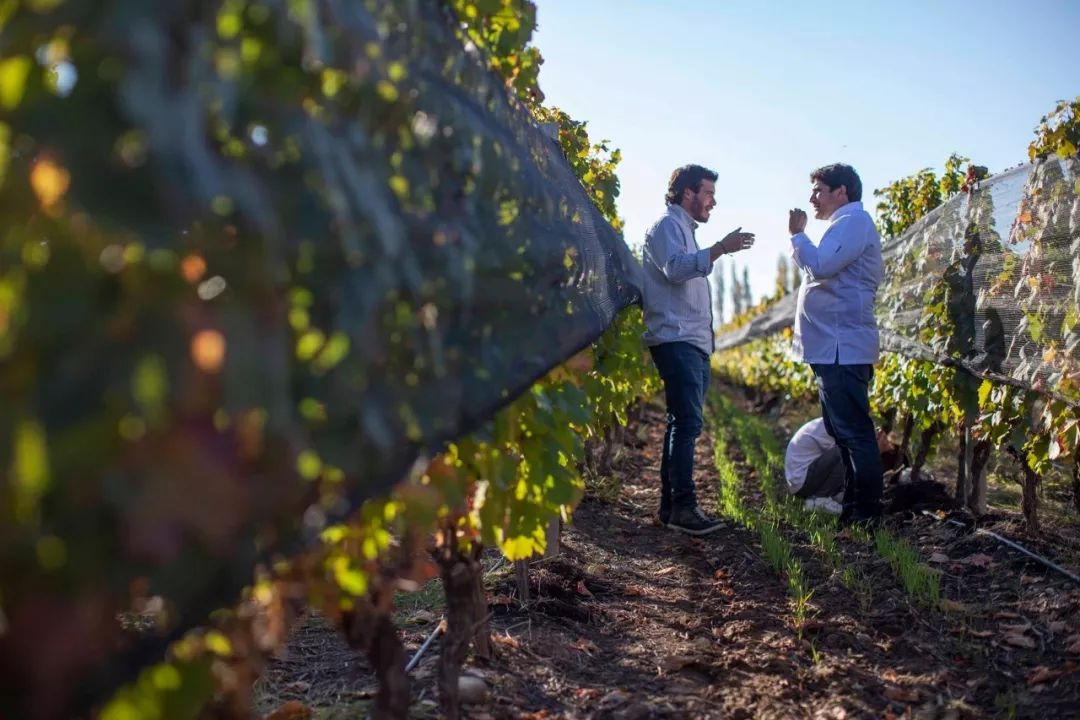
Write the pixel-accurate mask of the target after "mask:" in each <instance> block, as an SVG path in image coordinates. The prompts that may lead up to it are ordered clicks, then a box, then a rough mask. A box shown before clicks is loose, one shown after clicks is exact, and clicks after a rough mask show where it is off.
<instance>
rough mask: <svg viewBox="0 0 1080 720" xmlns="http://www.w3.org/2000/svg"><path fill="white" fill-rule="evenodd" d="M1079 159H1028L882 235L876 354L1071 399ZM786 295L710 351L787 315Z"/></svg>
mask: <svg viewBox="0 0 1080 720" xmlns="http://www.w3.org/2000/svg"><path fill="white" fill-rule="evenodd" d="M1078 170H1080V163H1078V162H1077V160H1076V159H1075V158H1074V159H1069V160H1060V159H1057V158H1050V159H1047V160H1042V161H1040V162H1038V163H1035V164H1025V165H1022V166H1020V167H1017V168H1014V169H1012V170H1009V171H1007V172H1004V173H1002V174H1000V175H997V176H995V177H993V178H991V179H989V180H984V181H983V182H981V183H980V184H979V185H978V186H977V187H975V188H972V189H971V190H970V191H968V192H963V193H960V194H959V195H957V196H955V197H953V198H952V199H950V200H949V201H948V202H946V203H944V204H943V205H941V206H940V207H938V208H936V209H934V210H933V211H931V212H930V213H928V214H927V215H926V216H925V217H923V218H922V219H920V220H919V221H918V222H917V223H916V224H915V225H913V226H912V227H911V228H909V229H908V230H907V231H906V232H904V233H903V234H902V235H901V236H900V237H898V238H895V239H887V240H885V241H884V242H883V255H884V258H885V281H884V282H883V283H882V286H881V288H880V289H879V295H878V322H879V325H880V327H881V330H882V347H883V349H885V350H890V351H894V352H898V353H901V354H903V355H907V356H909V357H916V358H922V359H927V360H931V361H934V362H938V363H940V364H946V365H956V366H962V367H964V368H966V369H968V370H969V371H971V372H973V373H975V374H977V375H979V376H981V377H986V378H989V379H993V380H997V381H1001V382H1007V383H1009V384H1013V385H1018V386H1021V387H1025V388H1029V389H1033V390H1036V391H1040V392H1045V393H1048V394H1051V395H1054V396H1056V397H1059V398H1061V399H1064V400H1066V401H1068V402H1069V403H1071V404H1073V405H1080V353H1078V348H1080V197H1078V190H1080V175H1078ZM794 312H795V302H794V297H793V296H790V297H787V298H784V300H782V301H781V302H779V303H777V304H775V305H774V306H773V307H771V308H770V309H769V311H768V312H766V313H764V314H763V315H761V316H759V317H757V318H754V320H753V321H752V322H751V323H749V324H748V325H746V326H744V327H743V328H740V329H738V330H735V331H733V332H730V333H727V334H725V335H724V336H723V337H721V338H719V339H718V342H717V347H718V348H721V349H723V348H728V347H735V346H737V345H739V344H742V343H743V342H746V341H749V340H751V339H753V338H755V337H763V336H765V335H768V334H770V333H773V332H776V331H778V330H780V329H783V328H784V327H789V326H790V325H791V324H792V322H793V319H794Z"/></svg>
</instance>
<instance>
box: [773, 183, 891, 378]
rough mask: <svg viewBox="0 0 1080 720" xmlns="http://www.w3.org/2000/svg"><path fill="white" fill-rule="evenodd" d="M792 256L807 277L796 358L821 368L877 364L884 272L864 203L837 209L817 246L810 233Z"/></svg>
mask: <svg viewBox="0 0 1080 720" xmlns="http://www.w3.org/2000/svg"><path fill="white" fill-rule="evenodd" d="M791 257H792V259H793V260H794V262H795V264H796V265H797V266H798V267H799V268H800V269H801V270H802V271H803V272H804V273H806V280H805V281H804V282H803V284H802V285H801V286H800V287H799V302H798V309H797V311H796V314H795V340H794V343H793V344H792V354H793V355H794V357H795V358H796V359H797V360H802V361H803V362H808V363H822V364H831V363H835V362H839V363H840V364H841V365H872V364H873V363H875V362H877V359H878V328H877V320H876V319H875V318H874V297H875V295H876V294H877V288H878V285H880V284H881V279H882V276H883V275H884V267H883V266H882V262H881V240H880V238H879V237H878V233H877V228H876V227H874V221H873V219H872V218H871V217H870V215H869V213H867V212H866V211H865V210H863V206H862V203H861V202H850V203H848V204H847V205H844V206H843V207H841V208H838V209H837V210H836V212H834V213H833V214H832V217H831V218H829V227H828V229H827V230H826V231H825V234H824V235H822V236H821V242H820V243H818V244H817V245H815V244H814V243H813V241H811V240H810V238H808V237H807V236H806V233H797V234H795V235H793V236H792V237H791Z"/></svg>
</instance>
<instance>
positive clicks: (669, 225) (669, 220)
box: [645, 210, 680, 237]
mask: <svg viewBox="0 0 1080 720" xmlns="http://www.w3.org/2000/svg"><path fill="white" fill-rule="evenodd" d="M679 225H680V223H679V219H678V218H677V217H675V215H674V214H673V213H672V212H670V211H667V210H665V211H664V214H663V215H661V216H660V217H658V218H656V220H655V221H653V224H652V225H650V226H649V229H648V231H646V233H645V234H646V235H648V236H649V237H652V236H653V235H655V234H656V233H657V232H659V231H660V230H661V229H663V230H667V231H671V230H674V229H676V228H678V227H679Z"/></svg>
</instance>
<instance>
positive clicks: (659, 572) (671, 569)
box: [656, 565, 678, 577]
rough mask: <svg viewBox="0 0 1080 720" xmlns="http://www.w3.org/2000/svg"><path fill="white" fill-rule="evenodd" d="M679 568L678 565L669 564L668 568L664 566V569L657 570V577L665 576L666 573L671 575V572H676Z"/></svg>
mask: <svg viewBox="0 0 1080 720" xmlns="http://www.w3.org/2000/svg"><path fill="white" fill-rule="evenodd" d="M677 569H678V566H677V565H668V566H667V567H666V568H663V569H662V570H657V571H656V577H664V576H665V575H670V574H671V573H673V572H675V571H676V570H677Z"/></svg>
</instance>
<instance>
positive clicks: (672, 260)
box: [641, 165, 754, 535]
mask: <svg viewBox="0 0 1080 720" xmlns="http://www.w3.org/2000/svg"><path fill="white" fill-rule="evenodd" d="M716 179H717V174H716V173H715V172H713V171H712V170H708V169H706V168H704V167H702V166H700V165H685V166H683V167H680V168H677V169H676V170H675V171H674V172H673V173H672V174H671V179H670V180H669V181H668V190H667V195H666V196H665V198H664V199H665V201H666V202H667V210H666V211H665V212H664V214H663V215H662V216H660V219H659V220H657V221H656V222H655V223H654V224H653V226H652V227H651V228H650V229H649V231H648V233H647V234H646V236H645V250H644V253H643V258H642V260H643V262H642V265H643V268H644V271H645V272H644V283H643V285H642V293H641V294H642V307H643V310H644V316H645V334H644V336H643V339H644V341H645V344H646V345H648V346H649V352H650V353H651V354H652V357H653V362H655V363H656V369H657V370H658V371H659V373H660V379H661V380H663V381H664V397H665V400H666V402H667V431H666V432H665V433H664V447H663V450H662V453H661V458H660V513H659V517H660V522H661V523H663V524H664V525H666V526H667V527H669V528H671V529H673V530H679V531H681V532H684V533H688V534H690V535H705V534H708V533H711V532H713V531H715V530H718V529H720V528H721V527H722V523H721V522H720V521H719V520H717V519H715V518H712V517H709V516H708V515H707V514H705V513H704V512H703V511H702V510H701V508H699V507H698V504H697V497H696V493H695V491H694V445H695V443H696V442H697V438H698V435H700V434H701V428H702V425H703V423H704V417H703V409H704V404H705V390H706V388H708V386H709V356H710V355H711V354H712V351H713V342H714V338H713V329H712V323H713V317H712V297H711V294H710V292H709V273H710V272H711V271H712V266H713V263H714V262H716V259H717V258H718V257H720V256H721V255H726V254H728V253H733V252H737V251H739V250H745V249H747V248H749V247H750V246H751V245H753V244H754V236H753V234H752V233H744V232H741V230H742V228H736V229H735V230H734V231H732V232H730V233H728V234H727V236H725V237H724V239H723V240H721V241H720V242H718V243H715V244H714V245H712V246H711V247H707V248H699V247H698V244H697V238H696V236H695V230H697V228H698V224H699V223H706V222H708V221H709V213H710V211H711V210H712V209H713V208H714V207H715V206H716Z"/></svg>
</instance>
